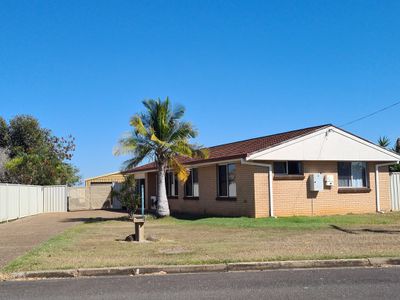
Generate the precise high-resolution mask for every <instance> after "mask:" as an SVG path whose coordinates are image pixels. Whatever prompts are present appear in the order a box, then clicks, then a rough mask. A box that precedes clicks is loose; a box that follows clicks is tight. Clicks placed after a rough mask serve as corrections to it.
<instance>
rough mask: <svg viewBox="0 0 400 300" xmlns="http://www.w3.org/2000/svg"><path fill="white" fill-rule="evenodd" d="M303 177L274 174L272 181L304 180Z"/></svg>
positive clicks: (299, 175)
mask: <svg viewBox="0 0 400 300" xmlns="http://www.w3.org/2000/svg"><path fill="white" fill-rule="evenodd" d="M304 178H305V177H304V175H301V174H296V175H295V174H275V175H274V180H304Z"/></svg>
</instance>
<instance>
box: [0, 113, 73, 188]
mask: <svg viewBox="0 0 400 300" xmlns="http://www.w3.org/2000/svg"><path fill="white" fill-rule="evenodd" d="M0 148H1V153H2V160H1V161H0V169H2V170H3V172H1V170H0V176H2V178H0V180H1V181H2V182H8V183H19V184H35V185H53V184H67V185H73V184H75V183H77V182H78V181H79V180H80V177H79V175H78V169H77V168H76V167H75V166H73V165H72V164H71V163H70V160H71V159H72V156H73V152H74V151H75V141H74V138H73V137H72V136H68V137H66V138H64V137H57V136H55V135H54V134H53V133H52V132H51V130H49V129H46V128H42V127H41V126H40V123H39V121H38V120H37V119H36V118H34V117H32V116H29V115H19V116H16V117H14V118H13V119H11V120H10V121H9V123H8V124H7V122H6V121H5V120H4V119H3V118H0Z"/></svg>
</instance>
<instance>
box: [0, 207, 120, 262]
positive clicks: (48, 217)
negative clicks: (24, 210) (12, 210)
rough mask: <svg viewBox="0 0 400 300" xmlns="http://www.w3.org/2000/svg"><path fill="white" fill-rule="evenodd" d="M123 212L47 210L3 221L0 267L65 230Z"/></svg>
mask: <svg viewBox="0 0 400 300" xmlns="http://www.w3.org/2000/svg"><path fill="white" fill-rule="evenodd" d="M125 215H126V214H124V213H121V212H113V211H104V210H92V211H77V212H65V213H45V214H40V215H36V216H31V217H26V218H23V219H19V220H15V221H12V222H8V223H2V224H0V269H1V268H3V267H4V266H6V265H7V264H8V263H9V262H10V261H12V260H13V259H15V258H17V257H18V256H21V255H23V254H25V253H26V252H28V251H29V250H31V249H33V248H34V247H36V246H37V245H39V244H41V243H43V242H45V241H47V240H48V239H50V238H51V237H53V236H55V235H57V234H59V233H61V232H63V231H64V230H66V229H67V228H69V227H72V226H74V225H77V224H80V223H83V222H87V221H90V220H93V219H99V220H107V219H115V218H119V217H122V216H125Z"/></svg>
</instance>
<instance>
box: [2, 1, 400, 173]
mask: <svg viewBox="0 0 400 300" xmlns="http://www.w3.org/2000/svg"><path fill="white" fill-rule="evenodd" d="M399 15H400V2H399V1H364V0H363V1H217V0H213V1H205V0H202V1H34V0H30V1H13V0H11V1H8V0H3V1H1V2H0V115H1V116H3V117H5V118H6V119H9V118H11V117H13V116H15V115H17V114H31V115H33V116H35V117H37V118H38V119H39V120H40V122H41V124H42V126H44V127H47V128H50V129H52V130H53V131H54V132H55V133H56V134H57V135H64V136H65V135H67V134H72V135H73V136H75V137H76V143H77V151H76V153H75V157H74V160H73V162H74V164H76V165H77V166H78V167H79V168H80V170H81V174H82V175H83V177H90V176H95V175H99V174H102V173H107V172H112V171H115V170H118V169H119V168H120V166H121V163H122V161H123V160H124V159H125V158H124V157H114V156H113V154H112V149H113V147H114V146H115V144H116V143H117V141H118V139H119V137H120V136H121V134H122V133H123V132H125V131H127V130H129V126H128V121H129V117H130V116H131V115H133V114H134V113H136V112H138V111H141V110H142V105H141V101H142V100H143V99H146V98H157V97H161V98H165V97H166V96H169V97H170V99H171V100H172V101H173V102H176V103H180V104H183V105H184V106H185V107H186V109H187V114H186V119H187V120H190V121H192V122H193V123H194V124H195V126H196V127H197V128H198V130H199V132H200V135H199V137H198V139H197V142H199V143H201V144H204V145H214V144H220V143H225V142H230V141H235V140H239V139H246V138H251V137H256V136H261V135H267V134H271V133H276V132H281V131H286V130H291V129H296V128H302V127H307V126H312V125H318V124H325V123H333V124H336V125H341V124H343V123H346V122H348V121H351V120H353V119H356V118H358V117H360V116H363V115H365V114H368V113H370V112H373V111H375V110H377V109H380V108H382V107H384V106H386V105H390V104H391V103H393V102H396V101H398V100H400V80H399V78H400V18H399V17H398V16H399ZM399 114H400V106H397V107H394V108H392V109H391V110H388V111H385V112H383V113H382V114H379V115H376V116H374V117H371V118H369V119H367V120H363V121H360V122H357V123H355V124H353V125H351V126H349V127H347V128H346V129H347V130H350V131H352V132H354V133H356V134H358V135H361V136H363V137H365V138H367V139H370V140H372V141H376V140H377V138H378V137H379V136H380V135H387V136H388V137H390V138H391V140H392V141H393V142H394V140H395V138H397V137H399V136H400V130H399V125H398V120H399ZM396 123H397V124H396Z"/></svg>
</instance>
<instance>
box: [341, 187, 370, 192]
mask: <svg viewBox="0 0 400 300" xmlns="http://www.w3.org/2000/svg"><path fill="white" fill-rule="evenodd" d="M369 192H371V189H370V188H367V187H364V188H339V189H338V193H339V194H358V193H369Z"/></svg>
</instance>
